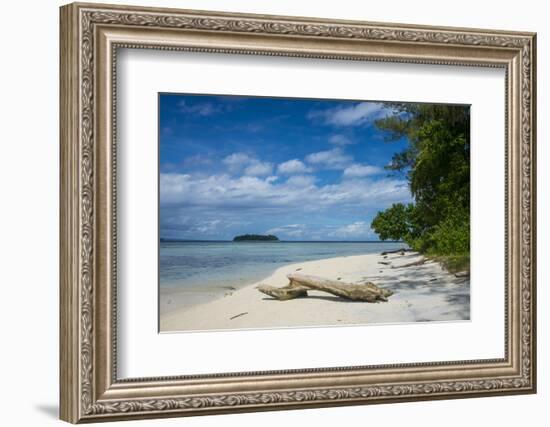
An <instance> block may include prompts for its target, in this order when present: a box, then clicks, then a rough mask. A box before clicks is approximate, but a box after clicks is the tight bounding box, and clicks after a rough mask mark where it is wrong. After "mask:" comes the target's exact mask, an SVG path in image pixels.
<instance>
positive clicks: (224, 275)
mask: <svg viewBox="0 0 550 427" xmlns="http://www.w3.org/2000/svg"><path fill="white" fill-rule="evenodd" d="M403 247H406V245H405V244H404V243H401V242H161V243H160V261H159V278H160V287H161V290H165V291H175V290H182V291H194V292H197V291H198V292H200V291H213V290H215V289H231V288H235V289H237V288H240V287H243V286H246V285H249V284H251V283H255V282H257V281H259V280H261V279H262V278H264V277H267V276H269V275H270V274H271V273H273V272H274V271H275V270H276V269H277V268H279V267H281V266H283V265H286V264H292V263H298V262H302V261H313V260H319V259H325V258H334V257H341V256H350V255H364V254H372V253H380V252H383V251H389V250H395V249H399V248H403Z"/></svg>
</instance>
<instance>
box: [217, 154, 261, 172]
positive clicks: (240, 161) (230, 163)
mask: <svg viewBox="0 0 550 427" xmlns="http://www.w3.org/2000/svg"><path fill="white" fill-rule="evenodd" d="M252 160H253V159H252V157H250V156H249V155H248V154H245V153H233V154H230V155H229V156H227V157H225V158H224V159H223V160H222V162H223V163H224V164H225V165H226V166H227V167H228V168H229V170H231V171H233V172H236V171H238V170H240V169H242V168H243V167H245V166H246V165H247V164H248V163H250V162H251V161H252Z"/></svg>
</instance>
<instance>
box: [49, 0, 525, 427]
mask: <svg viewBox="0 0 550 427" xmlns="http://www.w3.org/2000/svg"><path fill="white" fill-rule="evenodd" d="M535 49H536V46H535V34H533V33H519V32H507V31H494V30H479V29H458V28H437V27H422V26H412V25H402V24H381V23H369V22H353V21H331V20H322V19H313V18H296V17H280V16H262V15H243V14H230V13H218V12H204V11H189V10H175V9H158V8H142V7H129V6H110V5H93V4H71V5H67V6H63V7H62V8H61V49H60V51H61V86H60V87H61V94H60V96H61V98H60V99H61V112H60V122H61V128H60V129H61V130H60V133H61V165H62V172H61V283H60V293H61V303H60V306H61V313H60V324H61V335H60V336H61V349H60V372H61V378H60V383H61V418H62V419H63V420H65V421H69V422H72V423H78V422H91V421H112V420H123V419H135V418H154V417H169V416H186V415H201V414H216V413H228V412H243V411H258V410H275V409H285V408H289V409H290V408H307V407H319V406H330V405H352V404H369V403H386V402H388V403H389V402H400V401H410V400H430V399H443V398H462V397H479V396H487V395H496V394H521V393H534V392H535V390H536V335H535V332H536V331H535V326H536V321H535V314H536V311H535V309H536V304H535V303H536V300H535V297H536V287H535V277H536V271H535V268H536V258H535V247H536V245H535V235H536V233H535V230H536V221H535V212H536V204H535V202H536V199H535V197H536V183H535V175H536V174H535V131H536V129H535V121H536V117H535V105H536V103H535V82H536V78H535V71H536V62H535V59H536V57H535Z"/></svg>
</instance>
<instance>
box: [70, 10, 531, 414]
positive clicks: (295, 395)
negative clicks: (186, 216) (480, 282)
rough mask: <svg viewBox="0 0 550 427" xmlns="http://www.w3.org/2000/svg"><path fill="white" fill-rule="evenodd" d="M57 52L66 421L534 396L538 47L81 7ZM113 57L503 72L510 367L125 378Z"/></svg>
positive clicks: (460, 364)
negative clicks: (246, 58) (159, 54)
mask: <svg viewBox="0 0 550 427" xmlns="http://www.w3.org/2000/svg"><path fill="white" fill-rule="evenodd" d="M60 43H61V46H60V52H61V64H60V67H61V70H60V71H61V76H60V79H61V80H60V92H61V93H60V109H61V111H60V135H61V176H60V180H61V205H60V211H61V220H60V229H61V236H60V259H61V261H60V262H61V266H60V277H61V279H60V307H61V308H60V328H61V329H60V385H61V396H60V407H61V411H60V416H61V419H63V420H65V421H68V422H71V423H79V422H97V421H113V420H124V419H137V418H155V417H171V416H189V415H201V414H221V413H229V412H247V411H260V410H276V409H279V410H280V409H287V408H288V409H291V408H292V409H296V408H308V407H309V408H311V407H322V406H334V405H358V404H370V403H389V402H401V401H412V400H431V399H445V398H464V397H480V396H489V395H502V394H522V393H534V392H535V391H536V317H535V316H536V286H535V284H536V283H535V282H536V253H535V250H536V241H535V236H536V218H535V215H536V182H535V177H536V171H535V154H536V150H535V141H536V126H535V123H536V116H535V105H536V101H535V93H536V86H535V83H536V36H535V34H533V33H520V32H508V31H494V30H479V29H462V28H461V29H458V28H443V27H441V28H440V27H424V26H412V25H401V24H382V23H369V22H353V21H331V20H323V19H313V18H296V17H280V16H263V15H244V14H230V13H217V12H203V11H189V10H175V9H159V8H143V7H126V6H112V5H99V4H80V3H75V4H70V5H67V6H63V7H62V8H61V39H60ZM122 48H124V49H153V50H171V51H191V52H203V53H205V54H208V53H223V54H227V55H233V54H240V55H243V54H244V55H264V56H282V57H299V58H316V59H319V60H325V59H326V60H330V59H338V60H349V61H378V62H391V63H405V64H440V65H446V66H472V67H496V68H500V69H502V70H504V72H505V76H506V77H505V88H503V92H502V96H503V97H504V98H505V110H506V117H505V132H504V133H505V142H504V143H505V147H506V148H505V159H506V160H505V176H503V177H502V179H503V181H504V182H505V188H506V194H505V199H506V200H505V212H503V213H502V215H504V217H505V230H503V234H504V235H505V253H504V254H502V256H503V257H504V258H505V273H504V276H505V283H502V287H503V288H504V291H503V292H504V294H505V307H504V308H503V310H504V312H505V315H504V320H505V321H504V324H503V325H502V327H503V328H504V331H505V332H504V336H505V340H504V341H505V342H504V343H503V346H504V357H503V358H499V359H483V360H467V361H464V360H459V361H450V362H438V361H436V360H434V361H433V362H427V363H410V364H398V365H395V364H383V365H376V366H372V365H367V366H336V367H334V368H316V367H315V366H312V367H310V368H308V369H288V370H268V371H261V372H239V373H224V372H219V373H216V374H205V375H187V376H176V377H153V378H149V377H148V378H131V379H127V378H124V379H121V378H119V376H118V375H117V342H118V340H119V338H120V337H118V336H117V282H116V278H117V233H116V221H117V210H116V197H117V186H116V165H117V157H116V154H117V151H116V126H117V115H116V111H117V110H116V103H117V98H116V85H117V75H116V61H117V51H118V50H119V49H122ZM153 143H156V141H153ZM184 364H185V361H182V366H184Z"/></svg>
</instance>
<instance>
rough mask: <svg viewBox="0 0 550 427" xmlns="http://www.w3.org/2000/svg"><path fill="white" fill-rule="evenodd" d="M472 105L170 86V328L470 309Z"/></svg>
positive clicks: (438, 317) (165, 217)
mask: <svg viewBox="0 0 550 427" xmlns="http://www.w3.org/2000/svg"><path fill="white" fill-rule="evenodd" d="M469 120H470V114H469V106H464V105H447V104H420V103H398V102H381V101H357V100H327V99H301V98H276V97H248V96H228V95H196V94H172V93H161V94H159V169H160V176H159V189H160V197H159V214H160V215H159V216H160V220H159V236H160V237H159V264H158V265H159V293H158V295H159V300H158V307H159V331H160V332H161V333H163V332H171V333H173V332H192V331H218V330H245V329H269V328H296V327H321V326H323V327H326V326H351V325H371V324H372V325H380V324H393V323H414V322H434V321H467V320H469V319H470V265H469V260H470V252H469V251H470V246H469V245H470V217H469V210H470V190H469V187H470V172H469V170H470V158H469V156H470V153H469V149H470V136H469Z"/></svg>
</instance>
